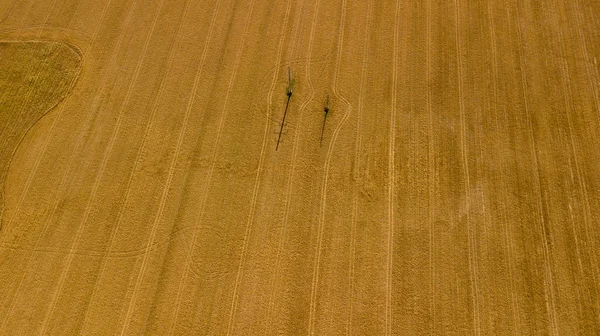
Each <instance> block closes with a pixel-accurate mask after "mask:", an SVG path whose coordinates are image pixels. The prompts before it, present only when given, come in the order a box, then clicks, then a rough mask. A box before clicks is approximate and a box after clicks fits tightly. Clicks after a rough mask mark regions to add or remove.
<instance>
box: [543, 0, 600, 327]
mask: <svg viewBox="0 0 600 336" xmlns="http://www.w3.org/2000/svg"><path fill="white" fill-rule="evenodd" d="M553 5H554V7H555V12H556V11H558V6H557V4H556V0H553ZM556 24H557V26H558V30H559V34H558V44H559V45H560V49H561V50H560V52H561V57H560V60H561V68H562V81H561V82H562V91H563V97H564V99H565V106H566V108H567V111H566V113H565V115H566V117H567V124H568V126H569V127H568V129H569V140H570V144H571V151H572V152H573V160H574V162H575V171H576V173H577V181H578V184H579V191H580V194H581V197H582V198H583V200H584V204H585V205H584V208H585V210H584V211H583V223H584V227H585V232H586V235H588V234H589V231H590V230H589V228H590V227H591V225H590V218H589V211H588V210H589V197H588V194H587V185H586V183H585V179H584V178H583V173H582V169H581V166H580V164H579V155H578V153H577V146H576V145H575V140H574V136H573V134H574V133H575V131H574V129H573V121H572V120H571V114H572V113H573V112H574V111H573V109H574V106H573V105H574V101H573V88H572V86H571V80H570V78H571V74H570V70H569V64H568V63H567V58H566V57H567V56H566V54H567V53H566V50H565V37H564V31H563V29H562V25H561V22H560V18H557V19H556ZM581 42H582V41H581V40H580V43H581ZM582 46H583V45H582ZM583 51H584V53H585V48H584V50H583ZM572 224H573V225H572V228H573V235H574V237H575V248H576V251H577V259H578V265H579V270H580V272H581V275H582V276H583V274H584V273H583V272H584V270H583V265H582V262H581V255H580V252H579V243H580V242H579V239H578V238H577V233H576V230H575V223H574V222H573V223H572ZM588 237H589V236H588ZM594 251H595V250H593V249H592V250H589V251H588V252H589V255H590V257H592V258H594V257H593V256H595V253H594ZM591 273H592V282H593V283H594V284H597V281H596V279H598V276H597V274H596V267H593V266H592V267H591ZM589 295H590V297H591V299H592V301H593V304H594V307H595V309H594V311H595V312H596V316H597V317H598V316H600V304H599V302H598V297H597V296H596V295H592V293H589Z"/></svg>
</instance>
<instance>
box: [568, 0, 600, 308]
mask: <svg viewBox="0 0 600 336" xmlns="http://www.w3.org/2000/svg"><path fill="white" fill-rule="evenodd" d="M573 3H574V4H575V7H576V11H577V13H576V14H575V17H576V22H577V33H578V35H579V44H580V45H581V47H582V50H583V57H584V60H585V69H586V73H587V77H588V85H589V87H590V90H591V91H592V92H593V96H594V105H595V108H596V118H598V119H600V99H598V88H597V85H598V84H597V81H595V80H594V79H593V75H592V73H593V68H592V70H590V65H591V62H590V60H589V56H588V47H587V43H586V42H585V37H584V36H583V27H582V23H581V20H582V16H583V14H582V13H581V7H580V4H579V0H575V1H574V2H573ZM582 182H583V183H582V186H583V193H584V198H585V208H586V209H585V211H586V213H587V216H588V217H591V216H592V214H591V212H592V211H591V206H590V201H589V196H588V192H587V186H586V184H585V179H582ZM585 234H586V238H587V240H588V241H589V242H590V244H591V247H590V248H589V250H590V255H591V258H592V260H593V262H594V265H592V275H594V279H593V280H594V281H593V282H594V283H595V284H598V282H597V279H598V278H597V276H596V274H597V272H598V259H597V257H596V253H594V252H593V251H596V250H597V249H596V244H595V240H594V239H593V238H592V236H591V234H590V230H589V226H588V225H586V227H585ZM596 290H598V288H596ZM595 297H596V300H597V296H595ZM596 312H597V315H598V314H600V309H597V310H596ZM599 319H600V317H599Z"/></svg>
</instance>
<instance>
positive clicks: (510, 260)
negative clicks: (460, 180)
mask: <svg viewBox="0 0 600 336" xmlns="http://www.w3.org/2000/svg"><path fill="white" fill-rule="evenodd" d="M487 10H488V17H489V23H488V24H489V28H490V46H491V48H490V49H491V53H492V77H493V83H494V86H493V89H494V97H493V99H494V102H493V104H492V109H493V110H494V115H495V116H496V118H497V116H498V101H499V98H498V51H497V48H496V27H495V21H494V16H493V15H494V14H493V12H492V8H491V6H490V4H489V3H487ZM505 113H506V110H505ZM496 120H497V119H496ZM496 130H497V131H499V127H498V125H496ZM499 173H500V181H505V179H504V170H503V169H500V171H499ZM502 191H503V192H502V199H503V202H502V204H508V202H507V200H506V193H507V188H506V184H505V183H502ZM504 231H505V239H506V241H505V246H506V255H507V258H506V259H507V269H508V278H509V283H510V302H511V312H512V318H513V328H514V330H513V332H514V333H517V332H518V330H519V326H520V324H521V323H520V317H519V314H518V313H517V307H516V306H517V304H518V302H517V298H516V295H517V294H516V293H517V291H516V288H515V279H514V274H513V271H514V268H515V267H514V258H515V255H516V254H515V252H514V248H513V245H512V244H513V236H512V232H511V230H510V223H509V222H505V223H504Z"/></svg>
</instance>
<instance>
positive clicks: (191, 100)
mask: <svg viewBox="0 0 600 336" xmlns="http://www.w3.org/2000/svg"><path fill="white" fill-rule="evenodd" d="M220 4H221V0H218V1H217V3H216V4H215V8H214V9H213V15H212V19H211V22H210V27H209V29H208V33H207V37H206V40H205V41H204V47H203V49H202V57H201V59H200V63H199V64H198V67H197V68H196V74H195V78H194V85H193V88H192V93H191V95H190V98H189V100H188V104H187V108H186V115H189V114H191V111H192V109H193V106H194V103H195V102H196V94H197V92H198V87H199V84H200V79H201V74H202V69H203V68H204V63H205V61H206V55H207V54H208V46H209V45H210V42H211V39H212V34H213V31H214V26H215V23H216V18H217V14H218V12H219V6H220ZM186 125H187V124H186ZM186 127H187V126H186ZM206 191H207V190H206V189H205V193H206ZM190 229H192V230H193V231H194V234H195V231H196V228H194V227H190ZM188 261H189V260H188ZM180 300H181V292H178V295H177V298H176V300H175V312H174V315H173V316H174V318H173V319H172V320H173V322H172V326H171V332H170V334H173V332H174V328H175V326H176V323H175V321H176V320H177V316H178V313H179V302H180Z"/></svg>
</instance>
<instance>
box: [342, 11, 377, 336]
mask: <svg viewBox="0 0 600 336" xmlns="http://www.w3.org/2000/svg"><path fill="white" fill-rule="evenodd" d="M372 16H373V0H369V2H368V4H367V18H366V20H365V28H364V29H365V42H364V50H363V60H362V69H361V73H360V84H359V85H360V86H359V92H358V109H357V110H356V147H355V152H354V157H355V165H356V168H355V169H354V171H355V173H354V190H353V192H352V218H351V224H350V225H351V227H350V269H349V271H348V293H349V294H348V301H349V308H348V320H347V322H346V335H352V315H353V313H354V278H355V259H356V221H357V217H358V193H359V188H360V187H361V176H360V165H361V160H360V153H361V151H362V143H361V141H362V134H361V127H360V126H361V121H362V120H361V119H362V118H361V117H362V113H363V111H364V107H365V91H366V88H365V86H366V83H367V69H368V64H369V44H370V41H371V18H372Z"/></svg>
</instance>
